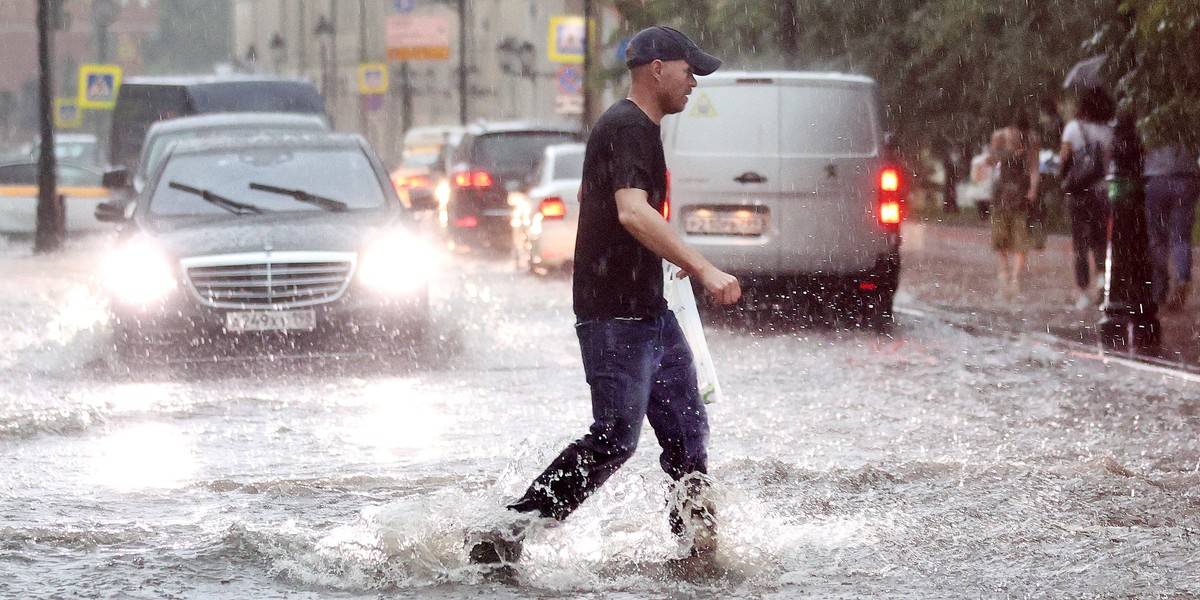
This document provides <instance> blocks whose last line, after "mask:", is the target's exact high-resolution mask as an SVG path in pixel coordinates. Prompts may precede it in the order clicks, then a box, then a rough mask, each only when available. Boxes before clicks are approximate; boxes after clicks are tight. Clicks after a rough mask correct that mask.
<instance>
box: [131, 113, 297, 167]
mask: <svg viewBox="0 0 1200 600" xmlns="http://www.w3.org/2000/svg"><path fill="white" fill-rule="evenodd" d="M287 131H320V128H319V127H314V126H309V125H291V126H289V125H277V126H265V125H253V124H245V123H242V124H237V125H229V126H228V127H205V128H202V129H188V130H179V131H165V132H162V133H159V134H156V135H155V136H154V137H153V138H150V139H149V140H147V143H148V147H147V148H146V149H145V151H144V152H143V155H144V156H145V159H143V160H142V162H141V163H139V165H138V171H139V172H140V173H141V174H142V175H143V176H146V177H149V175H150V174H151V173H153V172H154V168H155V167H156V166H158V161H159V160H161V159H162V155H163V152H165V151H166V149H167V148H169V147H170V146H171V144H173V143H175V142H180V141H183V140H190V139H195V138H198V137H206V136H218V135H229V134H231V133H236V134H237V135H239V136H246V137H248V136H251V135H255V134H261V133H270V132H287Z"/></svg>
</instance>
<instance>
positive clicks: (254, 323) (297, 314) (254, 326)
mask: <svg viewBox="0 0 1200 600" xmlns="http://www.w3.org/2000/svg"><path fill="white" fill-rule="evenodd" d="M316 327H317V314H316V311H314V310H312V309H308V310H253V311H231V312H227V313H225V329H227V330H229V331H289V330H303V331H312V330H313V329H316Z"/></svg>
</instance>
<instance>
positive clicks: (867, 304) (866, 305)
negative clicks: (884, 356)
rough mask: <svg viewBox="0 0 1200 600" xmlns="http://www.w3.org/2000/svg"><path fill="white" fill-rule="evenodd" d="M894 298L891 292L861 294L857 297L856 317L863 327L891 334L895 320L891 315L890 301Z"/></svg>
mask: <svg viewBox="0 0 1200 600" xmlns="http://www.w3.org/2000/svg"><path fill="white" fill-rule="evenodd" d="M894 296H895V294H894V293H892V292H891V291H887V290H884V291H879V292H875V293H863V294H860V295H859V297H858V315H859V319H860V321H861V323H862V324H863V326H865V327H870V328H871V329H874V330H875V331H877V332H879V333H884V334H887V333H891V331H892V326H893V325H895V323H896V319H895V317H894V316H893V314H892V300H893V297H894Z"/></svg>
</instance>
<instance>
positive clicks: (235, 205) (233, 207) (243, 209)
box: [167, 181, 266, 215]
mask: <svg viewBox="0 0 1200 600" xmlns="http://www.w3.org/2000/svg"><path fill="white" fill-rule="evenodd" d="M167 186H168V187H170V188H171V189H173V190H180V191H184V192H187V193H189V194H195V195H197V196H200V197H201V198H204V200H205V201H207V202H209V203H211V204H215V205H217V206H220V207H221V208H223V209H225V210H227V211H229V212H231V213H233V214H235V215H244V214H246V213H253V214H256V215H261V214H263V212H264V211H265V210H266V209H264V208H260V207H257V206H255V205H253V204H246V203H244V202H238V201H237V200H230V199H229V198H226V197H225V196H221V195H219V194H215V193H213V192H210V191H208V190H202V189H200V188H194V187H192V186H190V185H184V184H182V183H179V182H178V181H171V182H168V183H167Z"/></svg>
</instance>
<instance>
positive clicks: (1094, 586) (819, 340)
mask: <svg viewBox="0 0 1200 600" xmlns="http://www.w3.org/2000/svg"><path fill="white" fill-rule="evenodd" d="M975 233H976V232H973V231H970V230H966V229H938V228H930V227H909V228H908V229H907V231H906V234H907V240H906V243H905V251H904V252H905V261H906V273H905V275H904V283H903V284H902V290H901V298H900V302H899V308H900V314H899V318H898V322H897V324H896V327H895V328H894V331H893V332H892V333H891V334H889V335H880V334H878V333H876V332H874V331H870V330H863V329H854V328H850V329H839V328H831V327H825V326H820V325H811V326H810V325H804V324H799V325H795V326H791V327H780V328H777V329H773V330H764V329H759V328H756V327H748V326H743V325H739V324H729V325H724V326H716V327H710V328H706V336H707V337H708V342H709V345H710V347H711V349H712V353H713V357H714V363H715V364H716V365H717V366H718V369H719V373H720V377H721V383H722V387H723V389H724V391H725V394H726V399H725V400H724V401H722V402H720V403H717V404H713V405H709V407H708V413H709V418H710V422H711V423H712V425H713V427H712V439H711V443H710V446H709V453H710V469H711V473H712V474H713V476H714V477H715V479H716V485H715V486H714V493H715V497H716V500H717V503H718V505H719V506H720V510H719V515H720V519H721V525H720V531H721V534H720V535H721V538H720V539H721V542H720V547H719V548H720V549H719V555H718V559H719V563H718V564H719V566H720V569H718V570H715V571H714V572H713V573H711V574H703V575H704V576H702V577H699V578H694V579H693V578H681V577H679V576H677V575H676V574H674V573H671V572H670V571H669V569H668V566H669V565H670V564H671V560H672V559H673V558H674V557H677V556H678V555H679V554H680V551H681V549H680V547H679V545H678V543H677V541H676V540H675V539H674V538H673V537H672V536H671V534H670V531H669V528H668V527H667V522H666V521H667V520H666V515H665V510H664V506H665V504H664V502H665V498H666V492H667V489H668V486H667V483H668V481H667V478H666V476H665V475H664V474H663V473H662V470H661V469H660V468H659V466H658V452H657V449H656V445H657V444H656V443H655V440H654V437H653V433H652V432H651V431H650V430H649V428H646V429H645V430H643V432H642V440H641V443H640V447H639V449H638V452H636V453H635V455H634V457H633V458H632V459H631V460H630V462H629V463H628V464H626V466H625V467H624V468H623V469H621V470H620V471H619V472H618V473H617V474H615V475H614V476H613V478H612V479H610V480H609V482H608V483H607V484H606V485H605V486H604V487H603V488H602V489H601V490H600V491H599V492H598V493H597V495H596V496H595V497H594V498H592V499H589V501H588V502H587V503H585V504H584V506H582V507H581V508H580V510H579V511H578V512H577V513H575V514H574V515H572V516H571V518H570V519H568V520H567V521H566V522H564V523H562V524H561V525H559V526H557V527H553V528H546V529H544V530H538V531H535V532H533V533H531V535H530V538H529V539H528V540H527V542H526V546H525V554H524V556H523V557H522V559H521V562H520V564H519V565H517V569H516V573H515V577H514V579H513V581H511V582H496V581H494V580H491V579H489V578H488V577H487V575H486V573H484V572H481V570H480V569H479V568H478V567H477V566H474V565H470V564H468V563H467V560H466V551H465V547H464V544H463V542H464V539H465V532H466V531H467V530H468V529H475V528H480V527H487V526H494V525H495V523H496V522H497V521H498V520H499V519H500V518H501V516H500V515H498V514H497V513H500V512H502V509H500V507H501V506H503V503H504V502H506V501H511V500H512V499H513V498H515V497H516V496H517V495H519V494H520V492H521V491H522V490H523V489H524V487H525V486H526V485H527V484H528V482H529V480H530V479H531V478H532V477H533V476H535V475H536V474H537V473H538V472H539V471H540V470H541V468H542V467H544V466H545V464H546V463H547V462H548V461H549V460H550V459H551V458H552V457H553V456H554V455H555V454H556V453H557V452H558V451H559V450H560V449H561V448H562V447H563V446H564V445H565V444H566V443H568V442H569V441H570V440H572V439H574V438H576V437H577V436H578V435H580V434H581V433H582V432H583V431H584V430H585V428H586V426H587V424H588V423H589V422H590V421H589V419H590V406H589V404H588V402H587V391H586V385H585V383H584V376H583V371H582V366H581V364H580V361H579V355H578V345H577V341H576V340H575V336H574V331H573V328H572V327H571V323H572V321H573V319H572V316H571V308H570V297H571V296H570V279H569V278H568V277H565V276H561V275H558V276H552V277H534V276H531V275H528V274H524V273H519V272H517V271H516V269H515V268H514V266H513V263H512V261H511V260H510V259H503V258H496V257H491V258H487V257H479V256H473V255H470V254H452V253H446V255H444V256H441V257H440V258H441V259H442V260H443V261H444V267H443V268H442V269H440V270H439V272H440V277H439V278H438V280H437V281H436V283H435V285H434V286H433V288H432V290H431V307H432V313H433V323H432V324H431V331H430V335H429V336H428V339H427V340H425V341H424V342H423V343H420V344H415V345H413V346H412V347H411V348H409V349H408V351H407V352H404V351H401V352H399V353H398V356H397V357H396V358H395V359H394V360H393V359H390V358H386V357H381V358H382V359H383V360H382V361H381V362H379V363H376V364H361V365H359V364H351V365H345V364H341V363H337V362H303V361H301V362H297V363H294V364H291V363H289V364H281V363H270V362H263V363H260V364H255V365H226V364H221V365H217V366H216V367H215V368H210V369H203V368H201V369H195V370H193V369H161V370H149V371H146V372H138V373H129V372H125V371H123V370H121V369H120V368H119V367H120V362H119V361H118V362H117V363H115V364H113V363H112V361H111V359H112V346H111V328H110V327H109V325H108V323H107V319H106V315H105V313H104V305H103V302H102V300H101V299H100V298H99V297H98V295H97V291H98V290H97V287H96V282H95V273H96V268H95V266H96V261H97V259H98V257H99V256H100V255H101V254H102V249H103V247H104V244H100V243H91V244H88V243H83V242H79V243H74V242H73V243H71V244H69V246H68V247H67V248H66V249H64V251H63V252H61V253H56V254H51V255H42V256H30V255H29V253H28V251H27V248H28V246H26V245H24V244H23V243H22V244H17V245H12V246H7V247H0V573H3V574H4V575H5V576H4V577H0V598H122V599H124V598H146V599H150V598H155V599H157V598H178V599H188V600H191V599H196V600H200V599H208V598H264V599H265V598H289V599H292V600H298V599H302V600H310V599H311V600H316V599H326V598H346V599H353V600H360V599H361V600H367V599H378V598H414V599H415V598H420V599H422V600H425V599H430V598H436V599H442V598H444V599H450V598H464V597H477V598H515V599H522V600H524V599H529V600H533V599H537V600H557V599H564V600H566V599H572V600H574V599H579V598H589V599H595V600H601V599H603V600H625V599H629V600H633V599H643V598H653V599H656V600H657V599H662V600H677V599H682V598H706V599H707V598H711V599H714V600H716V599H724V598H756V599H778V600H791V599H793V598H799V597H814V598H1046V597H1049V598H1080V599H1089V600H1090V599H1093V598H1113V599H1116V598H1164V599H1165V598H1171V599H1174V598H1196V597H1200V596H1198V595H1200V574H1198V572H1197V569H1196V568H1195V566H1196V556H1197V545H1196V539H1197V535H1196V532H1197V531H1200V455H1198V454H1197V445H1196V443H1195V431H1196V429H1197V424H1198V423H1200V416H1198V415H1200V393H1197V386H1198V385H1200V383H1197V379H1196V378H1193V379H1187V378H1182V377H1171V376H1164V375H1163V374H1162V373H1160V372H1147V371H1146V370H1141V369H1129V368H1126V366H1125V365H1124V364H1122V363H1119V362H1117V361H1097V360H1093V359H1091V358H1089V357H1081V356H1079V355H1078V353H1074V352H1066V351H1063V350H1062V349H1061V348H1059V347H1057V346H1056V345H1055V344H1052V343H1047V341H1046V340H1047V339H1049V338H1051V336H1049V335H1047V334H1045V333H1044V332H1045V331H1046V329H1047V328H1050V329H1053V328H1055V327H1059V326H1061V327H1064V328H1068V327H1078V328H1079V330H1080V331H1084V330H1086V328H1087V326H1088V324H1089V323H1090V320H1091V316H1090V314H1087V313H1084V312H1082V311H1079V312H1074V311H1073V309H1071V308H1069V307H1068V306H1066V304H1067V303H1068V302H1069V300H1070V295H1069V293H1068V292H1069V290H1067V289H1065V287H1058V288H1055V287H1054V286H1056V285H1057V282H1058V281H1069V279H1067V274H1068V270H1067V267H1066V266H1064V265H1056V266H1054V268H1053V269H1050V268H1049V267H1050V260H1049V258H1048V256H1049V255H1048V254H1047V256H1046V257H1037V259H1036V260H1035V262H1034V267H1033V273H1034V274H1035V277H1034V279H1035V282H1034V283H1033V286H1034V287H1032V288H1030V289H1027V291H1026V292H1025V293H1026V294H1029V293H1030V292H1032V291H1034V290H1038V289H1042V290H1043V291H1042V292H1041V293H1039V294H1033V296H1034V298H1035V299H1038V301H1036V302H1035V301H1032V300H1031V301H1029V302H1028V303H1026V304H1024V305H1016V306H1014V305H1012V304H1010V303H1007V302H1006V301H1002V300H1001V299H998V298H995V297H993V296H992V294H991V293H990V292H989V291H988V290H989V288H988V287H987V286H988V285H990V283H991V281H990V274H991V273H992V272H993V269H992V268H991V266H990V265H991V259H990V252H988V250H987V247H986V245H985V244H981V243H978V239H976V238H974V237H971V236H972V235H974V234H975ZM972 240H974V241H972ZM1039 278H1044V279H1045V281H1042V282H1041V283H1038V282H1037V281H1036V280H1038V279H1039ZM1056 278H1057V279H1056ZM1037 286H1042V287H1037ZM1056 294H1057V295H1056ZM1043 296H1044V297H1045V299H1042V297H1043ZM1050 298H1054V300H1050ZM1009 327H1015V328H1018V329H1021V328H1023V330H1024V331H1027V332H1028V333H1021V332H1020V331H1016V332H1015V333H1014V329H1009ZM383 350H389V349H383ZM390 350H402V349H390ZM110 365H111V366H110Z"/></svg>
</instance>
